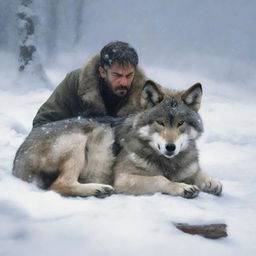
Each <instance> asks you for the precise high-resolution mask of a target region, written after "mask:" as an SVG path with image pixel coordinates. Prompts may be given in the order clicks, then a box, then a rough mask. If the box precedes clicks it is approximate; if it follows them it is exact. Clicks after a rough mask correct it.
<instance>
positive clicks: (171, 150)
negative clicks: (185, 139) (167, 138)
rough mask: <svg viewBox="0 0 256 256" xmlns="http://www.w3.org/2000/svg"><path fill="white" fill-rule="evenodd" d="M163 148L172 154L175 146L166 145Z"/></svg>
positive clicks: (171, 144)
mask: <svg viewBox="0 0 256 256" xmlns="http://www.w3.org/2000/svg"><path fill="white" fill-rule="evenodd" d="M165 148H166V150H167V151H168V152H173V151H174V150H175V149H176V146H175V144H173V143H168V144H166V146H165Z"/></svg>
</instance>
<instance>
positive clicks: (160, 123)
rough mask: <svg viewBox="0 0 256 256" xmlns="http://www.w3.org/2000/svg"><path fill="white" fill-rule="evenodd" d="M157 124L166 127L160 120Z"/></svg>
mask: <svg viewBox="0 0 256 256" xmlns="http://www.w3.org/2000/svg"><path fill="white" fill-rule="evenodd" d="M156 122H157V124H159V125H161V126H164V122H163V121H160V120H158V121H156Z"/></svg>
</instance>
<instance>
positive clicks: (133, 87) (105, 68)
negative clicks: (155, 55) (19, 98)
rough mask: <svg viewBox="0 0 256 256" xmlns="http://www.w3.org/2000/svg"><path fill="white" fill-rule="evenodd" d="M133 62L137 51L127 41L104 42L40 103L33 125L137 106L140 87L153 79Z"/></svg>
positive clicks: (121, 112) (122, 111) (124, 111)
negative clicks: (83, 64)
mask: <svg viewBox="0 0 256 256" xmlns="http://www.w3.org/2000/svg"><path fill="white" fill-rule="evenodd" d="M137 65H138V55H137V53H136V51H135V49H134V48H133V47H131V46H130V45H129V44H128V43H125V42H120V41H115V42H111V43H109V44H107V45H106V46H104V47H103V49H102V50H101V52H100V54H97V55H96V56H94V57H93V58H92V59H91V60H90V61H89V62H87V63H86V65H85V66H84V67H83V68H81V69H78V70H74V71H72V72H70V73H68V74H67V76H66V77H65V79H64V80H63V81H62V82H61V83H60V84H59V85H58V86H57V87H56V89H55V90H54V92H53V93H52V95H51V96H50V97H49V99H48V100H47V101H46V102H45V103H44V104H43V105H42V106H41V107H40V109H39V111H38V112H37V114H36V116H35V118H34V120H33V127H38V126H41V125H42V124H45V123H48V122H52V121H57V120H62V119H68V118H72V117H78V116H81V117H97V116H123V115H128V114H131V113H134V112H136V111H139V110H141V109H142V106H141V94H142V90H143V87H144V85H145V84H146V83H147V82H150V83H153V82H152V81H149V80H148V78H147V77H146V76H145V75H144V73H143V71H142V70H141V69H140V68H139V67H138V66H137ZM149 94H150V92H149ZM149 96H150V95H149Z"/></svg>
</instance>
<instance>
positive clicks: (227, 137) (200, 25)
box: [0, 0, 256, 256]
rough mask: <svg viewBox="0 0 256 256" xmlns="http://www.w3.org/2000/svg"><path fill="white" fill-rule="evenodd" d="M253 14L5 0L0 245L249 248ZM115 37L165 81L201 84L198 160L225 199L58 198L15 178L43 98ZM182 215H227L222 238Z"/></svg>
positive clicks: (252, 225)
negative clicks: (195, 232)
mask: <svg viewBox="0 0 256 256" xmlns="http://www.w3.org/2000/svg"><path fill="white" fill-rule="evenodd" d="M255 13H256V2H255V1H242V0H233V1H222V0H216V1H211V0H204V1H199V0H172V1H168V0H158V1H156V0H129V1H125V0H1V1H0V25H1V30H0V58H1V62H0V75H1V82H0V132H1V135H2V136H1V139H0V152H1V153H0V240H1V241H2V242H3V243H1V244H2V245H1V246H0V255H3V256H7V255H8V256H9V255H42V256H45V255H49V256H51V255H52V256H53V255H60V254H63V255H69V254H70V255H78V256H80V255H83V256H84V255H90V256H91V255H103V254H105V255H127V256H128V255H156V254H157V255H159V256H160V255H186V254H192V255H206V254H207V255H209V256H211V255H214V256H215V255H216V254H218V255H232V256H235V255H237V256H240V255H255V253H256V238H255V230H256V221H255V212H256V200H255V198H256V187H255V182H256V178H255V177H256V175H255V171H256V163H255V158H256V153H255V152H256V147H255V146H256V136H255V134H256V118H255V111H256V103H255V96H256V86H255V84H256V72H255V70H256V51H255V45H256V33H255V24H256V18H255ZM115 40H121V41H124V42H128V43H129V44H131V45H132V46H133V47H134V48H135V49H136V50H137V52H138V55H139V66H140V67H142V68H143V69H144V71H145V73H146V74H147V76H148V77H149V78H151V79H153V80H155V81H157V82H158V83H159V84H161V85H162V86H164V87H167V88H170V89H178V90H183V89H187V88H188V87H190V86H191V85H193V84H195V83H196V82H200V83H201V84H202V86H203V100H202V106H201V109H200V114H201V116H202V119H203V122H204V128H205V132H204V134H203V136H202V138H201V139H200V141H199V144H198V147H199V149H200V163H201V165H202V169H203V170H204V171H205V172H206V173H208V174H209V175H210V176H212V177H215V178H217V179H219V180H221V182H222V183H223V188H224V189H223V195H222V196H221V197H214V196H212V195H209V194H206V193H200V194H199V196H198V197H197V198H195V199H192V200H186V199H184V198H177V197H172V196H167V195H162V194H155V195H152V196H124V195H112V196H111V197H109V198H106V199H102V200H100V199H97V198H93V197H91V198H79V197H78V198H65V197H61V196H60V195H58V194H56V193H55V192H52V191H42V190H40V189H39V188H37V187H36V186H35V185H34V184H27V183H25V182H23V181H21V180H18V179H17V178H15V177H13V176H12V174H11V170H12V161H13V158H14V155H15V152H16V150H17V149H18V147H19V146H20V144H21V143H22V142H23V141H24V139H25V137H26V136H27V135H28V133H29V131H30V130H31V128H32V120H33V118H34V116H35V114H36V113H37V111H38V109H39V107H40V106H41V105H42V104H43V103H44V102H45V101H46V100H47V98H48V97H49V96H50V95H51V93H52V91H53V90H54V88H55V87H56V86H57V85H58V84H59V83H60V82H61V81H62V80H63V79H64V78H65V76H66V74H67V73H68V72H70V71H72V70H74V69H77V68H81V67H83V66H84V64H85V63H86V62H87V61H88V59H90V58H91V57H92V56H93V55H95V54H97V53H99V51H100V50H101V48H102V47H103V46H104V45H105V44H107V43H108V42H110V41H115ZM179 222H181V223H191V224H208V223H225V224H227V225H228V237H227V238H222V239H219V240H214V241H213V240H207V239H205V238H202V237H200V236H191V235H187V234H184V233H182V232H181V231H179V230H177V229H176V228H175V227H174V225H173V223H179ZM184 245H185V246H184Z"/></svg>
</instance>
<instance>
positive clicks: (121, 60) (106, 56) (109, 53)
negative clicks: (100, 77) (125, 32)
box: [100, 41, 139, 70]
mask: <svg viewBox="0 0 256 256" xmlns="http://www.w3.org/2000/svg"><path fill="white" fill-rule="evenodd" d="M138 62H139V58H138V55H137V52H136V51H135V49H134V48H133V47H131V46H130V45H129V44H128V43H124V42H121V41H114V42H110V43H108V44H107V45H105V46H104V47H103V48H102V50H101V52H100V66H101V67H102V68H104V69H105V70H107V69H108V68H110V67H111V65H112V64H113V63H117V64H119V65H121V66H126V65H129V64H131V65H132V66H134V67H136V66H137V64H138Z"/></svg>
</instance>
